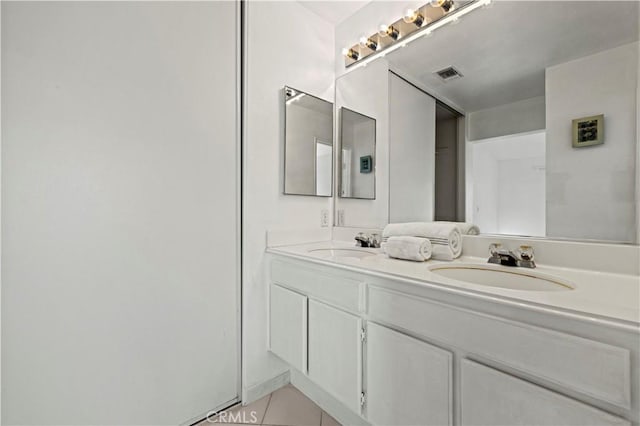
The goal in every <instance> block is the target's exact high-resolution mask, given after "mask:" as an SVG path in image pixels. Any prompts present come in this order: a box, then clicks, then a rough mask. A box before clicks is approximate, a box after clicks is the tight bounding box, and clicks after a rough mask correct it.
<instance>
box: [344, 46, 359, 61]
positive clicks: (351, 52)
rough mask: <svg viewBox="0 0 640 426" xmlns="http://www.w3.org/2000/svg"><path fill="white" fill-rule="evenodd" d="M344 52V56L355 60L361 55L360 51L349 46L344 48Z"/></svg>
mask: <svg viewBox="0 0 640 426" xmlns="http://www.w3.org/2000/svg"><path fill="white" fill-rule="evenodd" d="M342 54H343V55H344V56H346V57H347V58H350V59H353V60H354V61H357V60H358V58H359V57H360V54H359V53H358V52H356V51H355V50H353V49H350V48H347V47H345V48H344V49H342Z"/></svg>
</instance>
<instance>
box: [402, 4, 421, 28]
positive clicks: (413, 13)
mask: <svg viewBox="0 0 640 426" xmlns="http://www.w3.org/2000/svg"><path fill="white" fill-rule="evenodd" d="M402 20H403V21H404V22H406V23H407V24H414V25H415V26H416V27H418V28H420V27H421V26H422V24H423V23H424V16H422V14H421V13H420V12H419V11H417V10H413V9H407V10H406V12H405V13H404V16H403V17H402Z"/></svg>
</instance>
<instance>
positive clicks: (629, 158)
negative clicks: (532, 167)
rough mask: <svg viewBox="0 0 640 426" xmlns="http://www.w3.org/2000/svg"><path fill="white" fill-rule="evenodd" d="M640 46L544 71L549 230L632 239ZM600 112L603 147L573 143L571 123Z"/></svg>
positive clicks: (554, 233)
mask: <svg viewBox="0 0 640 426" xmlns="http://www.w3.org/2000/svg"><path fill="white" fill-rule="evenodd" d="M638 46H639V45H638V43H637V42H636V43H631V44H627V45H623V46H620V47H617V48H615V49H610V50H607V51H604V52H600V53H598V54H595V55H592V56H587V57H585V58H581V59H577V60H574V61H571V62H567V63H564V64H560V65H556V66H554V67H550V68H548V69H547V71H546V102H547V112H546V123H547V235H548V236H550V237H567V238H579V239H585V238H586V239H602V240H615V241H633V240H634V236H635V235H636V229H635V225H636V216H635V215H636V211H635V210H636V201H635V183H636V182H635V181H636V178H635V167H636V164H635V163H636V158H637V157H636V155H637V154H636V149H637V140H636V139H637V131H636V117H637V115H636V106H637V99H636V96H637V84H638ZM597 114H604V116H605V123H604V128H605V134H604V138H605V141H604V145H597V146H593V147H587V148H573V147H572V146H571V137H572V136H571V134H572V133H571V120H573V119H575V118H581V117H586V116H591V115H597Z"/></svg>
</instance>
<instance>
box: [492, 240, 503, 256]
mask: <svg viewBox="0 0 640 426" xmlns="http://www.w3.org/2000/svg"><path fill="white" fill-rule="evenodd" d="M500 250H502V244H500V243H491V244H489V254H490V255H491V257H498V255H499V254H500Z"/></svg>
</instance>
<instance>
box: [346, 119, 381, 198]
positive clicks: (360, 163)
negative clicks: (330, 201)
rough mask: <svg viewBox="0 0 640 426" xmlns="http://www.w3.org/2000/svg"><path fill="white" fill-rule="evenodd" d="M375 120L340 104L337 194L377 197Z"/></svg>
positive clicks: (350, 196)
mask: <svg viewBox="0 0 640 426" xmlns="http://www.w3.org/2000/svg"><path fill="white" fill-rule="evenodd" d="M375 162H376V120H375V119H374V118H371V117H368V116H366V115H364V114H360V113H359V112H356V111H352V110H350V109H348V108H345V107H341V108H340V163H339V164H340V183H339V189H340V192H339V194H340V197H341V198H359V199H365V200H375V198H376V166H375Z"/></svg>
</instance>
